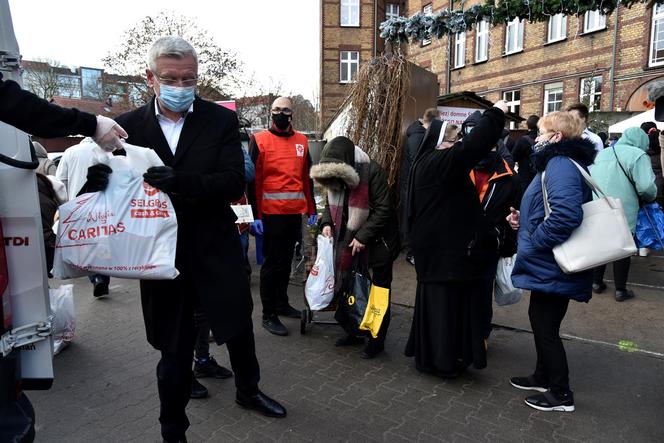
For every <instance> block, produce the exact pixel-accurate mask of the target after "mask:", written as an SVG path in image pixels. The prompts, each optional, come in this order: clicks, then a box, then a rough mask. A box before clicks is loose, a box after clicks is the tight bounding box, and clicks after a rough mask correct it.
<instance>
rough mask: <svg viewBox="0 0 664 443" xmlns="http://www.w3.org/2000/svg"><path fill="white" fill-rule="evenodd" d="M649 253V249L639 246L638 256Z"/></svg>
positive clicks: (644, 255)
mask: <svg viewBox="0 0 664 443" xmlns="http://www.w3.org/2000/svg"><path fill="white" fill-rule="evenodd" d="M648 254H650V249H648V248H639V257H647V256H648Z"/></svg>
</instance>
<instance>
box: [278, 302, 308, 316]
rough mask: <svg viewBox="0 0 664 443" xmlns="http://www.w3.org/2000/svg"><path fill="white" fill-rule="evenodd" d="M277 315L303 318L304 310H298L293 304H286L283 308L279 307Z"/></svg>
mask: <svg viewBox="0 0 664 443" xmlns="http://www.w3.org/2000/svg"><path fill="white" fill-rule="evenodd" d="M277 315H280V316H282V317H288V318H301V317H302V311H298V310H297V309H295V308H294V307H292V306H291V305H286V306H284V307H283V308H279V309H277Z"/></svg>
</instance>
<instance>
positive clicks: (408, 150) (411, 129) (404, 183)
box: [400, 120, 427, 196]
mask: <svg viewBox="0 0 664 443" xmlns="http://www.w3.org/2000/svg"><path fill="white" fill-rule="evenodd" d="M426 132H427V131H426V129H424V126H422V123H421V122H420V121H419V120H415V121H414V122H413V123H411V124H410V126H408V129H406V145H405V146H404V150H403V157H402V158H401V183H400V188H401V192H402V195H404V196H405V195H406V193H407V192H408V174H409V172H410V168H411V166H413V162H414V161H415V156H416V155H417V148H419V147H420V145H421V144H422V140H423V139H424V134H426Z"/></svg>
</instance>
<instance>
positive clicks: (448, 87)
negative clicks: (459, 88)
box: [445, 0, 454, 94]
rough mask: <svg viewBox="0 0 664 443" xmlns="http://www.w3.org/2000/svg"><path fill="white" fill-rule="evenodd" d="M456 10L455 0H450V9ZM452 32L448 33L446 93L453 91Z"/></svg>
mask: <svg viewBox="0 0 664 443" xmlns="http://www.w3.org/2000/svg"><path fill="white" fill-rule="evenodd" d="M453 10H454V0H450V11H453ZM451 55H452V34H447V82H446V83H447V85H445V94H449V93H450V92H451V91H452V62H451V61H450V59H451V58H452V57H451Z"/></svg>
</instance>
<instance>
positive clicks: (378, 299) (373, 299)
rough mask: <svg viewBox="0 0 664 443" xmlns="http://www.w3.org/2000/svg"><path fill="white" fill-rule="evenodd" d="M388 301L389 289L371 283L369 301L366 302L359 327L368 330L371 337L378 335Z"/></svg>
mask: <svg viewBox="0 0 664 443" xmlns="http://www.w3.org/2000/svg"><path fill="white" fill-rule="evenodd" d="M389 302H390V290H389V289H386V288H381V287H380V286H376V285H371V292H370V293H369V302H368V303H367V309H366V311H364V317H363V318H362V323H360V329H361V330H364V331H370V332H371V336H372V337H373V338H376V337H378V330H379V329H380V325H381V324H382V323H383V317H384V316H385V312H386V311H387V307H388V305H389Z"/></svg>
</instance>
